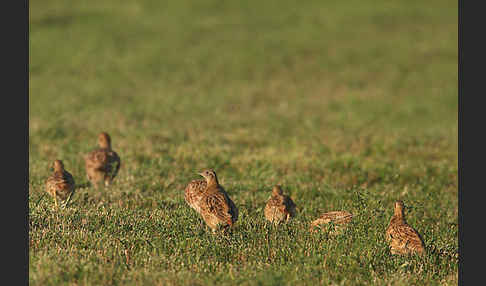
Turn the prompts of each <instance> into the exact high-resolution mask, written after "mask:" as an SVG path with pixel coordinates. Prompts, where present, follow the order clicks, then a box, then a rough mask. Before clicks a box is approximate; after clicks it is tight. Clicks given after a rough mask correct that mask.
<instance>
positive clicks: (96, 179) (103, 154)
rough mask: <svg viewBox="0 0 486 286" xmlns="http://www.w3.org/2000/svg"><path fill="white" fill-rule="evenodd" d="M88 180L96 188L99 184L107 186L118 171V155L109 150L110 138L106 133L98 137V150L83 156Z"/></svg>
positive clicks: (119, 162) (119, 163)
mask: <svg viewBox="0 0 486 286" xmlns="http://www.w3.org/2000/svg"><path fill="white" fill-rule="evenodd" d="M84 161H85V166H86V175H87V177H88V180H89V181H90V182H91V183H92V184H93V185H94V187H95V188H98V184H99V183H100V182H104V185H105V186H109V185H110V184H111V183H112V181H113V179H114V178H115V176H116V175H117V174H118V171H119V170H120V166H121V161H120V157H119V156H118V154H117V153H116V152H115V151H113V150H112V149H111V138H110V135H108V133H106V132H102V133H100V134H99V135H98V148H97V149H95V150H93V151H91V152H89V153H88V154H86V155H85V156H84Z"/></svg>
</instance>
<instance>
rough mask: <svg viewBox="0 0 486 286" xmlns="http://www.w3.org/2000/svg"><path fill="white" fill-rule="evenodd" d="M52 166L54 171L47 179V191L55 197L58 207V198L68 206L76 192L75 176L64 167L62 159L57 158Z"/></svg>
mask: <svg viewBox="0 0 486 286" xmlns="http://www.w3.org/2000/svg"><path fill="white" fill-rule="evenodd" d="M52 167H53V168H54V172H53V173H52V175H50V176H49V177H48V178H47V180H46V192H47V193H48V194H49V195H51V196H52V197H53V198H54V203H55V205H56V207H58V203H57V201H58V200H60V201H61V202H63V203H65V204H64V206H67V204H68V203H69V201H70V200H71V197H72V196H73V194H74V178H73V176H72V175H71V174H70V173H69V172H68V171H66V170H65V169H64V164H63V163H62V161H61V160H55V161H54V163H53V165H52Z"/></svg>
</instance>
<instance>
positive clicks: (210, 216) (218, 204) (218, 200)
mask: <svg viewBox="0 0 486 286" xmlns="http://www.w3.org/2000/svg"><path fill="white" fill-rule="evenodd" d="M200 175H201V176H203V177H204V178H205V179H206V188H205V190H204V191H203V193H202V196H201V199H200V200H199V204H198V207H199V213H200V214H201V216H202V218H203V219H204V221H205V222H206V224H207V225H208V226H209V227H210V228H211V229H212V230H213V231H215V230H217V229H218V228H219V227H223V228H225V229H227V228H228V227H232V226H233V225H234V224H235V222H236V220H237V219H238V208H237V207H236V205H235V204H234V203H233V201H232V200H231V199H230V197H229V196H228V194H227V193H226V191H225V190H224V189H223V187H222V186H221V185H219V182H218V178H217V176H216V172H214V171H213V170H205V171H204V172H202V173H200ZM196 204H197V203H196ZM196 208H197V206H196Z"/></svg>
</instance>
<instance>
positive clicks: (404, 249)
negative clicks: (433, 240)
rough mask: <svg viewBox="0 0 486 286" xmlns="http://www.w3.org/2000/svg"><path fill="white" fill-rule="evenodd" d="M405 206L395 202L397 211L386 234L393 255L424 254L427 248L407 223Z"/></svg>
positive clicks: (400, 202)
mask: <svg viewBox="0 0 486 286" xmlns="http://www.w3.org/2000/svg"><path fill="white" fill-rule="evenodd" d="M404 208H405V205H404V204H403V202H402V201H396V202H395V210H394V213H393V216H392V218H391V220H390V224H389V225H388V227H387V229H386V233H385V237H386V240H387V241H388V243H389V244H390V252H391V253H392V254H413V253H417V254H423V253H424V252H425V246H424V242H423V240H422V238H421V237H420V234H419V233H418V232H417V231H416V230H415V229H413V228H412V227H411V226H410V225H408V224H407V222H406V221H405V216H404Z"/></svg>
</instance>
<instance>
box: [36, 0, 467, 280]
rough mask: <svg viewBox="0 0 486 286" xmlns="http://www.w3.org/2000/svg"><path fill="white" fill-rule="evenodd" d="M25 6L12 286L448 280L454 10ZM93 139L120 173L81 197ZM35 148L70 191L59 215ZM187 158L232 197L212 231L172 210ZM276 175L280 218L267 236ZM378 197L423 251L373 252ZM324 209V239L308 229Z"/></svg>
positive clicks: (452, 234)
mask: <svg viewBox="0 0 486 286" xmlns="http://www.w3.org/2000/svg"><path fill="white" fill-rule="evenodd" d="M240 2H241V3H240ZM29 4H30V20H29V24H30V32H29V33H30V34H29V38H30V39H29V43H30V44H29V50H30V56H29V57H30V59H29V62H30V63H29V78H30V85H29V240H30V247H29V256H30V257H29V282H30V284H31V285H56V284H67V285H213V284H217V285H234V284H240V285H282V284H287V285H299V284H306V285H315V284H323V285H455V284H457V282H458V276H457V275H458V274H457V273H458V258H457V251H458V178H457V171H458V168H457V165H458V158H457V157H458V153H457V148H458V144H457V140H458V118H457V117H458V112H457V108H458V105H457V102H458V95H457V85H458V82H457V78H458V74H457V70H458V69H457V61H458V52H457V47H458V44H457V38H458V32H457V21H458V19H457V2H455V1H438V0H432V1H410V0H409V1H383V0H376V1H356V0H350V1H321V0H309V1H299V2H298V4H297V2H296V1H273V0H271V1H253V0H248V1H215V0H211V1H155V0H153V1H149V0H145V1H130V0H127V1H114V0H109V1H108V0H107V1H61V0H57V1H54V0H46V1H30V3H29ZM101 131H107V132H109V133H110V134H111V136H112V141H113V148H114V150H115V151H117V152H118V154H120V156H121V158H122V169H121V170H120V173H119V175H118V177H117V179H116V183H115V184H114V185H113V186H112V187H110V188H108V189H105V190H99V191H95V190H94V189H93V188H90V187H87V184H86V183H87V179H86V173H85V171H84V162H83V159H82V155H83V154H84V153H86V152H88V151H89V150H91V149H92V148H94V147H95V145H96V135H97V134H98V133H99V132H101ZM54 159H62V160H63V161H64V164H65V166H66V169H67V170H68V171H70V172H71V173H72V174H73V176H74V178H75V180H76V183H77V185H78V186H79V187H78V189H77V192H76V194H75V196H74V197H73V203H72V205H71V206H70V207H68V208H67V209H63V210H60V211H56V210H55V209H54V208H53V200H52V199H51V198H50V197H48V196H46V195H44V182H45V179H46V177H47V176H48V175H49V174H50V170H49V164H50V163H51V162H52V161H53V160H54ZM204 168H214V169H215V170H216V172H217V173H218V177H219V179H220V183H221V184H222V186H223V187H224V188H225V189H226V190H227V191H228V193H229V195H230V196H231V198H232V199H233V201H234V202H235V204H236V205H237V206H238V208H239V211H240V215H239V218H238V222H237V225H236V227H235V229H234V230H233V232H232V234H231V235H228V236H222V237H220V236H215V235H212V234H211V233H210V232H208V231H207V230H206V229H205V227H204V225H203V224H201V221H202V220H201V219H200V218H199V216H198V215H197V214H196V213H195V212H194V211H193V210H192V209H190V208H189V207H188V206H187V205H186V203H185V202H184V196H183V190H184V187H185V185H186V184H187V183H188V182H189V181H190V180H192V179H199V178H201V177H200V176H198V175H197V172H199V171H201V170H202V169H204ZM277 183H278V184H281V185H282V186H283V188H284V190H285V191H286V192H287V193H289V194H290V195H291V197H292V198H293V200H294V201H295V203H296V204H297V206H298V216H297V217H296V218H295V219H294V220H293V221H292V222H291V223H289V224H288V225H282V226H280V227H273V226H271V225H268V224H267V223H266V222H265V220H264V217H263V207H264V206H265V202H266V200H267V199H268V197H269V195H270V191H271V187H272V186H273V185H274V184H277ZM397 199H403V200H404V201H405V204H406V205H407V206H409V208H408V211H407V218H408V222H409V223H410V224H411V225H412V226H414V227H415V228H416V229H417V230H418V231H419V232H420V233H421V235H422V236H423V238H424V241H425V244H426V248H427V255H425V256H424V257H409V258H407V257H396V256H392V255H391V254H390V253H389V251H388V249H387V245H386V243H385V241H384V231H385V228H386V226H387V225H388V222H389V220H390V217H391V215H392V212H393V202H394V201H395V200H397ZM341 209H343V210H348V211H350V212H352V213H354V214H356V217H355V219H354V221H353V222H352V223H351V225H350V227H349V228H347V229H346V230H345V232H344V233H343V234H341V235H335V236H332V235H329V234H328V233H327V232H326V231H322V232H319V233H316V234H311V233H309V232H308V227H309V223H310V221H311V220H313V219H314V218H316V217H317V216H318V215H319V214H321V213H322V212H325V211H331V210H341Z"/></svg>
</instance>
